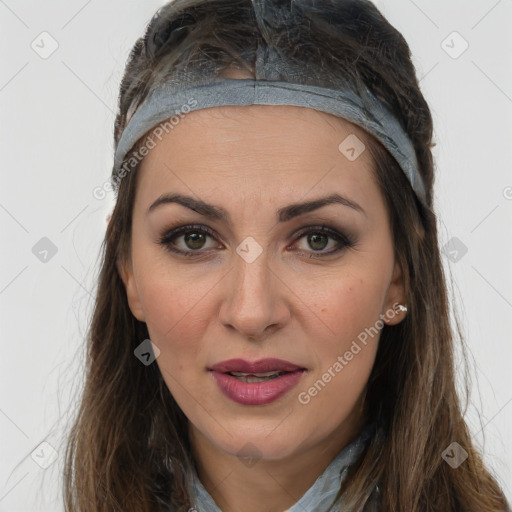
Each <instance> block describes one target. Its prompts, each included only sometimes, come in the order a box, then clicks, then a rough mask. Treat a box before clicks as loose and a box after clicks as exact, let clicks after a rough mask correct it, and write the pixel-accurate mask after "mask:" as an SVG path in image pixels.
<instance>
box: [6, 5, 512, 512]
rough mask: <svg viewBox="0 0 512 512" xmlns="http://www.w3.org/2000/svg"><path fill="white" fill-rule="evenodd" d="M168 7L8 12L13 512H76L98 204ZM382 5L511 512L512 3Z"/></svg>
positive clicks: (475, 428)
mask: <svg viewBox="0 0 512 512" xmlns="http://www.w3.org/2000/svg"><path fill="white" fill-rule="evenodd" d="M162 3H163V2H158V1H157V0H151V1H149V0H146V1H144V2H143V1H142V0H139V1H135V0H129V1H128V0H123V1H122V0H108V1H101V2H100V1H99V0H89V1H86V0H72V1H70V0H68V1H64V0H60V1H57V0H52V1H48V2H44V3H43V2H29V1H25V0H17V1H15V0H5V1H3V0H0V48H1V52H2V53H1V58H2V66H1V71H0V105H1V117H2V123H1V125H0V143H1V148H2V153H1V167H0V172H1V183H2V187H1V190H0V226H1V233H2V245H1V247H2V249H1V252H0V258H1V265H0V311H1V324H0V326H1V353H2V357H1V359H0V365H1V366H0V379H1V396H0V512H15V511H23V512H31V511H44V510H46V511H52V512H58V511H61V510H62V509H63V508H62V504H61V500H60V495H59V492H60V490H59V485H60V473H61V469H62V457H63V438H62V433H63V431H64V430H65V428H66V421H68V420H69V417H68V414H69V412H70V411H71V409H70V403H71V402H70V401H71V399H72V397H73V395H74V393H75V392H76V390H77V389H78V388H79V379H80V376H81V365H82V364H83V358H82V353H83V352H82V346H83V341H84V332H85V330H86V328H87V324H88V321H89V319H90V312H91V306H92V304H93V296H94V288H95V278H96V276H97V268H98V260H97V256H98V253H99V248H100V244H101V242H102V238H103V235H104V230H105V226H106V218H107V216H108V215H109V213H110V211H111V209H112V206H113V195H112V194H107V197H105V198H104V199H102V200H98V199H96V198H95V197H93V194H92V191H93V189H94V188H95V187H97V186H101V185H102V184H103V183H104V182H105V181H106V180H107V179H108V177H109V175H110V171H111V165H112V156H113V155H112V149H113V136H112V130H113V122H114V112H115V110H116V102H117V91H118V87H119V81H120V78H121V74H122V71H123V68H124V64H125V62H126V59H127V56H128V52H129V50H130V48H131V46H132V45H133V43H134V42H135V40H136V38H137V37H139V36H140V35H142V33H143V30H144V27H145V25H146V23H147V22H148V21H149V19H150V17H151V16H152V14H153V13H154V11H155V10H156V9H157V8H158V7H159V6H160V5H162ZM378 5H379V7H380V8H381V9H382V10H383V12H384V14H385V15H386V16H387V17H388V19H389V20H390V22H391V23H392V24H393V25H395V26H396V27H397V28H398V29H399V30H400V31H401V32H402V33H403V35H404V36H405V38H406V39H407V41H408V42H409V44H410V47H411V50H412V54H413V56H414V62H415V64H416V66H417V70H418V76H419V77H420V78H421V87H422V89H423V92H424V94H425V96H426V98H427V100H428V102H429V104H430V106H431V109H432V112H433V115H434V121H435V140H436V143H437V145H436V147H435V150H434V151H435V157H436V162H437V178H436V184H435V198H436V208H437V212H438V215H439V229H440V237H441V245H442V246H443V247H445V244H448V245H447V246H446V248H445V249H443V255H444V263H445V268H446V272H447V276H448V277H449V278H451V279H453V283H454V284H453V289H451V292H450V293H451V296H452V299H453V303H454V305H455V307H456V308H457V310H458V312H459V313H458V314H459V317H460V319H461V322H462V327H463V331H464V334H465V336H466V339H467V344H468V348H469V354H470V356H471V360H472V375H473V380H474V383H475V384H474V388H473V395H472V398H471V402H470V405H469V408H468V412H467V420H468V422H469V424H470V427H471V430H472V433H473V439H474V441H475V442H476V443H477V445H478V446H480V447H481V448H482V450H483V451H484V454H485V461H486V463H487V464H488V466H489V467H490V468H491V469H492V470H493V471H494V472H495V474H496V475H497V476H498V479H499V481H500V483H501V485H502V486H503V487H504V489H505V491H506V493H507V495H508V497H509V499H512V441H511V436H510V434H511V433H512V378H511V371H512V370H511V368H510V363H511V362H512V343H511V341H512V340H511V338H510V330H511V328H512V267H511V265H510V261H512V236H511V235H512V233H511V231H512V229H511V226H512V223H511V220H512V216H511V215H512V172H511V164H510V162H511V161H512V160H511V156H512V143H511V140H512V138H511V137H512V60H511V59H510V54H511V52H512V35H511V32H512V31H511V30H510V27H511V26H512V1H511V0H500V1H497V0H478V1H471V2H468V1H467V0H466V1H463V0H450V2H446V1H444V0H435V1H426V0H415V1H412V0H393V1H390V0H388V1H386V2H383V1H380V2H378ZM52 50H54V51H53V53H51V55H50V54H49V53H50V52H51V51H52ZM41 239H44V240H41ZM44 251H47V252H44ZM477 412H480V414H481V420H479V417H478V415H477ZM43 442H46V443H49V444H47V445H43V446H42V447H40V446H39V445H40V443H43ZM53 449H54V450H55V452H56V453H55V454H54V455H55V457H56V460H55V462H53V463H52V460H53V459H52V454H53V451H52V450H53ZM41 464H42V465H43V466H44V465H47V464H50V465H49V467H48V468H46V469H44V468H43V467H41ZM454 471H456V470H454Z"/></svg>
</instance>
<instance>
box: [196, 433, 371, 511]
mask: <svg viewBox="0 0 512 512" xmlns="http://www.w3.org/2000/svg"><path fill="white" fill-rule="evenodd" d="M372 433H373V428H372V426H367V427H365V428H364V429H363V430H362V432H361V433H360V434H359V436H358V437H357V438H356V439H355V440H354V441H353V442H352V443H350V444H349V445H347V446H346V447H345V448H344V449H343V450H342V451H341V452H340V453H339V454H338V455H337V456H336V457H335V458H334V459H333V460H332V461H331V463H330V464H329V465H328V466H327V468H325V470H324V472H323V473H322V474H321V475H320V476H319V477H318V478H317V479H316V481H315V483H314V484H313V485H312V486H311V487H310V488H309V489H308V490H307V491H306V493H305V494H304V495H303V496H302V498H300V500H299V501H297V503H295V505H293V506H292V507H291V508H289V509H287V510H285V511H283V512H334V511H335V510H339V506H340V504H341V500H338V501H337V502H336V503H335V504H334V503H333V500H334V498H335V497H336V494H337V493H338V491H339V489H340V486H341V483H342V481H343V479H344V478H345V475H346V474H347V471H348V468H349V467H350V465H351V464H353V463H354V462H355V461H356V460H357V458H358V457H359V455H360V454H361V452H362V451H363V449H364V447H365V445H366V442H367V440H368V439H369V438H370V437H371V435H372ZM193 490H194V497H195V510H197V512H222V510H221V509H220V508H219V507H218V506H217V504H216V503H215V501H213V498H212V497H211V496H210V494H209V493H208V491H207V490H206V489H205V488H204V486H203V484H202V483H201V481H200V480H199V478H198V477H197V474H194V482H193ZM334 505H336V507H335V506H334ZM194 512H195V511H194Z"/></svg>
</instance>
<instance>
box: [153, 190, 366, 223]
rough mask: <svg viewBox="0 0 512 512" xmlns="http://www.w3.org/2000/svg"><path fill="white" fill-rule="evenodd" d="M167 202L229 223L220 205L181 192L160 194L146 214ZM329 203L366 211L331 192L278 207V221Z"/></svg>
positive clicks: (227, 216) (286, 220) (228, 216)
mask: <svg viewBox="0 0 512 512" xmlns="http://www.w3.org/2000/svg"><path fill="white" fill-rule="evenodd" d="M169 203H177V204H181V205H182V206H185V207H186V208H189V209H190V210H193V211H195V212H197V213H199V214H200V215H203V216H205V217H209V218H211V219H215V220H220V221H223V222H226V223H229V224H231V216H230V215H229V213H228V212H227V211H226V210H225V209H224V208H222V207H221V206H216V205H213V204H209V203H205V202H204V201H201V200H200V199H194V198H193V197H190V196H185V195H183V194H162V195H161V196H160V197H159V198H158V199H157V200H156V201H154V202H153V203H152V204H151V206H150V207H149V208H148V211H147V214H149V213H150V212H152V211H153V210H155V208H157V207H158V206H161V205H163V204H169ZM329 204H340V205H343V206H348V207H349V208H352V209H353V210H355V211H357V212H359V213H361V214H363V215H364V216H365V217H366V212H365V211H364V209H363V208H362V206H360V205H359V204H357V203H356V202H355V201H353V200H350V199H348V198H346V197H343V196H340V195H339V194H331V195H329V196H326V197H320V198H318V199H314V200H312V201H307V202H303V203H294V204H290V205H288V206H285V207H283V208H280V209H279V210H277V218H278V222H288V221H289V220H291V219H293V218H295V217H298V216H299V215H303V214H305V213H309V212H312V211H314V210H318V209H319V208H322V207H323V206H327V205H329Z"/></svg>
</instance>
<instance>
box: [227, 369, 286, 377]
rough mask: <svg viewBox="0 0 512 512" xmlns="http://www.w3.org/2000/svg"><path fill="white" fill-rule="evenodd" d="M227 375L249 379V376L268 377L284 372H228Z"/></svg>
mask: <svg viewBox="0 0 512 512" xmlns="http://www.w3.org/2000/svg"><path fill="white" fill-rule="evenodd" d="M228 373H230V374H231V375H233V376H234V377H249V376H253V377H270V376H272V375H276V374H278V373H284V372H280V371H278V370H274V371H272V372H264V373H244V372H228Z"/></svg>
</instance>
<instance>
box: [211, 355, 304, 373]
mask: <svg viewBox="0 0 512 512" xmlns="http://www.w3.org/2000/svg"><path fill="white" fill-rule="evenodd" d="M208 369H209V370H213V371H216V372H222V373H227V372H242V373H264V372H271V371H280V372H294V371H296V370H304V369H305V368H303V367H301V366H297V365H296V364H293V363H290V361H285V360H283V359H276V358H268V359H258V360H257V361H252V362H251V361H245V360H244V359H228V360H226V361H221V362H220V363H217V364H214V365H213V366H210V367H209V368H208Z"/></svg>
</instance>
